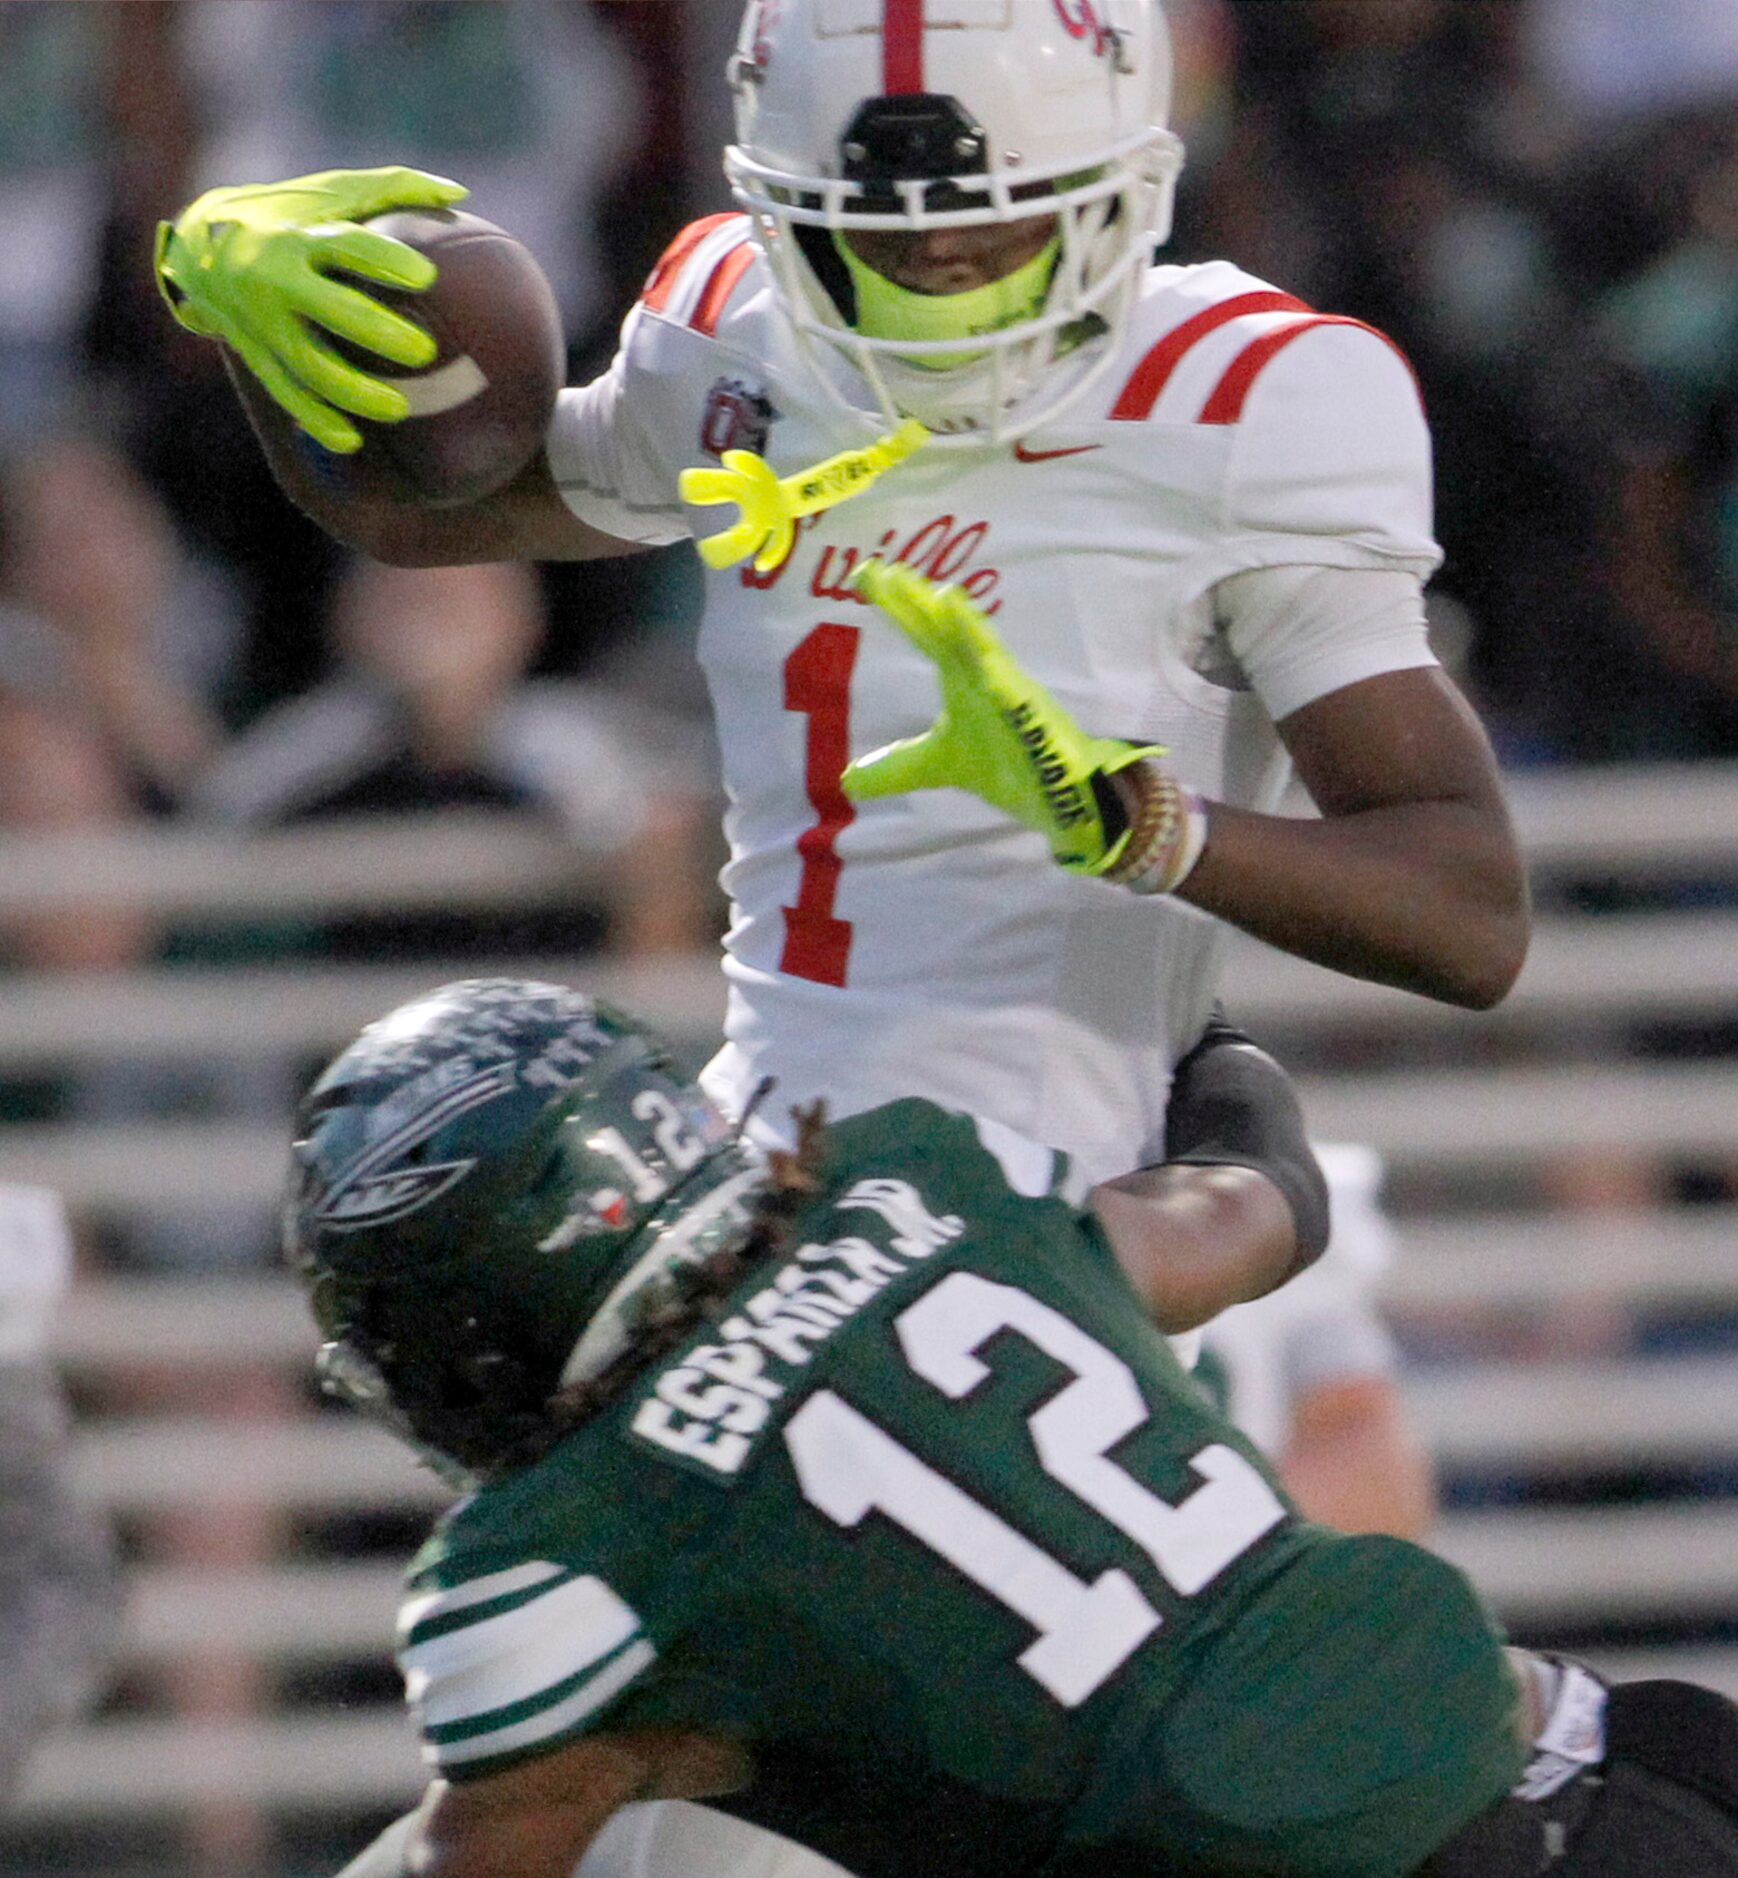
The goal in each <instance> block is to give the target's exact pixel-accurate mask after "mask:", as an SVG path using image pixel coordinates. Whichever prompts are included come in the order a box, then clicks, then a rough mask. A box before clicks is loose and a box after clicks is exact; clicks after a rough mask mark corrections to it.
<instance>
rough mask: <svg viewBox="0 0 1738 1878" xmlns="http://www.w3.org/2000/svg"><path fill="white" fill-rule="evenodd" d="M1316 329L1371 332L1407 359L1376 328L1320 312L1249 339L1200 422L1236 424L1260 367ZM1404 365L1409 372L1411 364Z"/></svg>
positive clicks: (1206, 407) (1202, 408) (1227, 371)
mask: <svg viewBox="0 0 1738 1878" xmlns="http://www.w3.org/2000/svg"><path fill="white" fill-rule="evenodd" d="M1318 326H1355V327H1357V329H1358V330H1359V331H1360V332H1365V333H1374V334H1375V336H1376V337H1377V338H1378V339H1380V340H1381V341H1382V343H1383V344H1384V345H1385V346H1392V347H1393V349H1394V351H1395V352H1397V353H1399V354H1400V357H1401V358H1402V359H1406V354H1405V353H1404V352H1401V351H1400V348H1399V347H1398V346H1396V345H1394V341H1393V340H1392V339H1390V338H1389V337H1388V335H1387V334H1386V333H1385V332H1382V331H1380V330H1378V329H1377V328H1376V327H1374V326H1366V325H1365V324H1364V322H1363V321H1362V320H1354V319H1346V318H1345V317H1344V316H1343V315H1333V314H1327V313H1320V314H1317V315H1316V317H1315V318H1314V319H1307V320H1299V321H1298V322H1297V324H1296V325H1295V326H1282V327H1281V328H1280V329H1279V331H1278V332H1273V333H1264V334H1263V335H1262V336H1261V337H1260V338H1259V339H1252V340H1251V341H1250V342H1249V344H1248V345H1246V346H1245V347H1244V348H1243V350H1242V351H1241V352H1240V353H1238V355H1237V357H1236V358H1234V359H1233V360H1232V361H1231V364H1230V365H1229V367H1228V368H1227V369H1226V372H1225V376H1224V377H1223V378H1221V379H1220V381H1219V382H1218V384H1216V385H1215V386H1214V387H1213V390H1212V394H1211V395H1210V396H1209V397H1208V399H1207V402H1206V403H1205V404H1204V405H1202V407H1201V419H1200V421H1201V422H1202V423H1203V424H1235V423H1236V422H1237V421H1238V420H1239V419H1240V418H1241V417H1242V416H1243V406H1244V403H1245V401H1246V400H1247V398H1248V397H1249V391H1250V387H1251V386H1252V385H1253V384H1254V383H1255V381H1256V378H1257V377H1258V376H1259V375H1260V372H1261V368H1262V367H1263V366H1264V365H1266V363H1267V362H1268V360H1269V359H1271V358H1272V357H1273V355H1274V354H1275V353H1276V352H1279V351H1281V350H1283V348H1285V347H1286V346H1289V345H1290V344H1291V342H1292V341H1293V340H1294V339H1296V338H1298V337H1300V336H1301V335H1302V334H1304V333H1307V332H1313V331H1314V330H1315V329H1316V328H1317V327H1318ZM1406 362H1407V366H1408V369H1410V367H1411V361H1410V360H1407V361H1406Z"/></svg>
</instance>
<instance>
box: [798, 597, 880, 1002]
mask: <svg viewBox="0 0 1738 1878" xmlns="http://www.w3.org/2000/svg"><path fill="white" fill-rule="evenodd" d="M861 637H862V628H861V627H857V626H837V625H824V626H817V627H816V628H815V629H814V631H813V632H812V633H810V634H809V635H808V637H807V638H805V639H804V640H803V641H802V643H801V644H800V645H799V646H798V647H797V648H796V650H795V651H794V652H792V654H791V655H790V657H789V658H788V659H786V660H785V665H784V676H785V700H784V701H785V709H786V710H787V711H796V712H798V713H800V714H801V715H802V716H803V717H806V718H807V719H808V735H807V737H806V739H805V742H804V746H803V785H804V789H805V792H806V793H807V795H808V798H809V803H810V805H811V806H812V807H813V809H814V811H815V820H814V821H813V822H812V823H811V824H810V825H809V826H808V827H807V828H806V829H804V830H803V832H802V834H801V835H799V836H798V837H797V856H798V859H799V860H800V861H801V862H802V873H801V875H800V876H799V878H798V881H797V903H796V905H795V906H787V907H786V908H785V909H784V916H785V943H784V950H783V952H782V953H780V955H779V962H778V963H779V970H780V971H781V972H787V973H789V975H790V976H791V977H792V978H808V979H812V980H813V981H814V983H816V984H818V985H838V986H841V987H842V986H843V985H844V983H845V971H846V967H847V966H848V964H849V963H850V957H851V922H850V921H849V920H847V919H836V918H834V916H833V903H834V901H835V900H836V898H837V897H838V892H839V850H838V845H837V844H838V840H839V836H840V834H841V832H842V831H843V830H844V829H846V828H848V827H849V826H850V825H851V822H852V821H853V820H854V819H855V817H856V813H857V811H856V809H855V808H854V807H853V806H852V804H851V802H850V800H849V799H848V798H847V796H846V794H845V791H844V790H843V788H841V787H840V782H839V779H840V777H841V776H843V775H844V773H845V765H846V764H847V763H848V762H849V761H850V760H851V675H852V673H853V671H854V670H855V669H856V665H857V642H858V640H859V639H860V638H861Z"/></svg>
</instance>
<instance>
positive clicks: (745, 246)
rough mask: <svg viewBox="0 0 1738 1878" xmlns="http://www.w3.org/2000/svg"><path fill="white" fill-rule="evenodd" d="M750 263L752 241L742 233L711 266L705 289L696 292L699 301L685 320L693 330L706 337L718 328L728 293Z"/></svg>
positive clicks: (751, 258)
mask: <svg viewBox="0 0 1738 1878" xmlns="http://www.w3.org/2000/svg"><path fill="white" fill-rule="evenodd" d="M753 265H754V243H753V242H752V241H750V240H749V239H748V237H747V236H746V235H744V236H743V238H742V240H741V242H740V243H738V245H737V246H736V247H734V248H732V249H731V250H730V252H729V253H728V254H727V255H726V256H725V257H724V259H723V260H722V261H720V262H719V263H718V265H717V266H716V267H715V268H714V269H713V270H712V278H711V279H710V280H709V281H707V283H706V291H705V292H704V293H702V294H701V296H700V304H699V305H698V306H696V307H695V309H694V317H693V318H692V319H691V320H690V321H689V322H688V324H689V325H690V326H692V327H693V329H694V330H695V332H697V333H704V334H705V335H706V337H707V338H708V339H710V338H711V337H712V336H713V334H714V333H716V332H717V331H718V322H719V320H720V318H721V317H722V316H723V313H724V309H725V308H726V307H727V306H728V305H729V304H730V296H731V295H732V294H733V293H735V291H736V287H737V283H738V282H739V281H740V280H741V279H742V277H743V275H744V274H746V273H747V272H748V270H749V268H750V267H752V266H753Z"/></svg>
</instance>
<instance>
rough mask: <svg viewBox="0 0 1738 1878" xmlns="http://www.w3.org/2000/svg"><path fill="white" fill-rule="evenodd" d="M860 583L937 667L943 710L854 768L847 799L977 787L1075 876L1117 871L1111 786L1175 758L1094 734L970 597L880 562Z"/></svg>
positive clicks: (1121, 843)
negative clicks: (1028, 669)
mask: <svg viewBox="0 0 1738 1878" xmlns="http://www.w3.org/2000/svg"><path fill="white" fill-rule="evenodd" d="M854 584H855V586H856V588H857V591H858V592H859V593H860V594H862V595H863V597H864V598H865V599H867V600H872V601H874V603H875V604H876V605H877V606H878V607H880V609H881V610H882V612H884V613H885V614H887V616H888V617H889V618H890V619H891V620H892V621H893V622H894V624H895V625H896V626H898V627H899V629H900V631H901V632H903V633H904V634H905V636H906V638H907V639H909V640H910V641H911V643H912V644H913V645H914V646H916V647H917V649H918V650H919V651H920V652H922V653H924V654H925V655H926V656H927V657H929V658H931V659H933V660H934V661H935V664H936V669H937V670H938V671H939V673H940V674H941V696H942V706H941V715H940V716H939V717H938V718H937V719H936V720H935V723H934V724H933V725H932V726H931V727H930V728H929V729H928V730H926V731H925V732H924V733H923V734H922V736H919V737H907V738H905V739H903V740H902V741H901V742H899V743H890V744H888V745H887V746H886V748H885V749H881V750H876V751H874V752H873V753H872V754H870V755H868V756H863V757H859V758H858V759H857V761H856V762H855V763H852V764H851V765H849V767H848V768H847V769H846V771H845V774H844V778H843V786H844V790H845V794H846V795H847V796H849V797H850V798H851V800H852V801H853V802H867V801H871V800H873V799H874V798H876V797H878V796H893V795H904V794H905V793H906V792H907V791H908V790H913V789H969V790H970V791H971V793H972V794H973V795H976V796H981V797H982V798H983V799H984V801H986V802H988V803H989V804H990V805H991V806H992V807H993V808H998V809H1000V810H1001V811H1002V812H1003V814H1005V815H1010V816H1012V817H1013V818H1014V820H1015V821H1017V822H1021V823H1023V824H1024V825H1025V826H1026V827H1027V828H1031V829H1034V830H1036V831H1037V833H1039V834H1041V835H1042V836H1043V837H1044V838H1045V840H1046V841H1048V842H1049V843H1050V852H1051V853H1052V854H1053V855H1054V856H1055V857H1056V860H1057V861H1058V863H1059V864H1060V865H1061V866H1063V867H1066V868H1068V869H1069V870H1070V871H1071V872H1074V873H1077V874H1104V873H1108V872H1110V870H1112V869H1113V868H1115V866H1116V864H1117V862H1118V861H1119V860H1120V859H1121V858H1122V856H1123V852H1124V850H1125V848H1126V847H1127V846H1128V842H1129V836H1130V829H1129V826H1128V817H1127V815H1126V813H1125V812H1124V810H1123V808H1122V805H1121V803H1120V801H1119V800H1118V799H1117V797H1116V795H1115V793H1114V791H1112V790H1111V789H1110V788H1109V786H1108V783H1107V781H1106V779H1107V778H1109V777H1111V776H1114V775H1116V774H1117V773H1118V772H1119V771H1122V770H1125V769H1128V768H1130V767H1131V766H1132V765H1134V764H1136V763H1139V762H1141V761H1143V759H1145V758H1147V757H1155V756H1162V755H1164V751H1163V749H1162V748H1161V747H1160V746H1159V745H1157V744H1133V743H1121V742H1116V741H1113V740H1111V739H1109V738H1105V737H1089V736H1088V735H1087V734H1086V732H1085V731H1083V730H1082V729H1081V728H1080V726H1079V725H1078V724H1076V723H1075V721H1074V719H1073V718H1072V717H1070V716H1069V715H1068V713H1067V712H1066V711H1065V710H1064V709H1063V708H1062V706H1061V705H1060V704H1058V703H1057V702H1056V700H1055V699H1054V698H1053V697H1051V695H1050V694H1049V692H1047V691H1046V690H1045V689H1044V687H1043V686H1042V685H1040V684H1039V683H1038V682H1037V681H1036V680H1035V679H1033V678H1030V677H1028V676H1027V674H1026V673H1025V672H1023V671H1022V670H1021V669H1020V667H1019V665H1018V664H1017V663H1016V662H1015V660H1014V656H1013V654H1012V653H1010V652H1009V650H1008V648H1007V647H1006V646H1005V645H1003V643H1002V641H1001V639H1000V637H999V636H998V634H997V632H996V629H995V628H994V627H993V626H992V625H991V624H990V622H989V619H988V618H987V617H986V616H985V614H984V613H983V611H982V610H981V609H980V608H979V607H978V606H976V605H975V604H974V603H973V601H972V600H971V598H970V596H969V595H968V594H967V593H966V592H965V590H964V589H963V588H961V587H938V586H936V585H935V583H934V582H933V581H929V580H926V579H925V578H924V577H923V576H922V575H921V574H918V573H915V572H913V570H912V569H910V568H909V567H888V566H885V565H883V564H882V563H880V562H878V561H871V562H870V563H869V564H868V565H867V566H865V567H861V568H859V569H858V571H857V574H856V577H855V582H854Z"/></svg>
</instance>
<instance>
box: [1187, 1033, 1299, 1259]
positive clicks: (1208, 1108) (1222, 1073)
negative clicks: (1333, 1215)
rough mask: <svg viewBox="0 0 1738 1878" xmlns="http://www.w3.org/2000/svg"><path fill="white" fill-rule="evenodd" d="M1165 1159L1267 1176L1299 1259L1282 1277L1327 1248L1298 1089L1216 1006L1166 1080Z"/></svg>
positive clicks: (1263, 1051)
mask: <svg viewBox="0 0 1738 1878" xmlns="http://www.w3.org/2000/svg"><path fill="white" fill-rule="evenodd" d="M1165 1159H1166V1161H1167V1162H1180V1163H1181V1164H1183V1165H1185V1166H1192V1167H1252V1168H1254V1169H1255V1171H1256V1172H1257V1173H1258V1174H1265V1175H1266V1176H1267V1178H1268V1179H1269V1180H1271V1181H1272V1182H1273V1184H1274V1185H1275V1186H1276V1187H1277V1188H1278V1189H1279V1190H1280V1192H1281V1193H1282V1194H1284V1196H1285V1200H1286V1204H1287V1205H1288V1206H1289V1207H1290V1208H1291V1216H1292V1220H1293V1222H1294V1224H1295V1225H1296V1228H1297V1258H1296V1260H1295V1262H1294V1263H1293V1265H1292V1268H1291V1272H1290V1273H1288V1274H1287V1276H1294V1275H1295V1274H1296V1273H1298V1272H1300V1271H1302V1270H1303V1269H1304V1267H1305V1266H1307V1265H1313V1264H1314V1263H1315V1261H1316V1260H1317V1259H1318V1258H1320V1257H1321V1255H1322V1250H1323V1248H1324V1247H1325V1246H1326V1245H1327V1243H1328V1183H1327V1181H1326V1180H1325V1179H1324V1177H1323V1175H1322V1170H1321V1164H1320V1163H1319V1162H1318V1161H1317V1160H1316V1157H1315V1154H1314V1151H1313V1150H1312V1149H1311V1147H1310V1143H1309V1136H1308V1134H1307V1133H1306V1131H1305V1129H1304V1119H1303V1109H1302V1107H1301V1106H1300V1105H1299V1103H1298V1099H1297V1091H1296V1090H1295V1089H1293V1087H1292V1085H1291V1078H1290V1077H1289V1076H1287V1075H1286V1073H1285V1071H1284V1070H1283V1069H1281V1068H1280V1066H1279V1065H1278V1064H1277V1063H1276V1062H1275V1061H1274V1060H1273V1058H1272V1057H1271V1056H1269V1055H1268V1054H1267V1052H1266V1051H1265V1050H1263V1049H1261V1048H1260V1047H1259V1046H1258V1045H1257V1044H1255V1043H1253V1042H1252V1041H1251V1040H1250V1039H1249V1038H1248V1037H1246V1036H1245V1035H1244V1033H1243V1032H1242V1031H1241V1030H1238V1029H1237V1028H1236V1027H1235V1026H1234V1025H1232V1024H1230V1023H1227V1022H1226V1019H1225V1015H1224V1013H1223V1012H1222V1011H1221V1010H1220V1009H1219V1008H1218V1007H1217V1006H1215V1007H1214V1010H1213V1015H1212V1017H1210V1018H1209V1019H1208V1021H1207V1028H1206V1030H1205V1031H1203V1032H1202V1034H1201V1040H1200V1042H1199V1043H1197V1044H1196V1045H1195V1047H1194V1048H1193V1049H1192V1050H1191V1051H1190V1052H1189V1053H1188V1055H1187V1056H1185V1057H1184V1058H1183V1060H1182V1061H1181V1062H1180V1063H1179V1064H1178V1065H1177V1068H1176V1073H1175V1075H1174V1076H1173V1078H1172V1081H1171V1097H1170V1104H1169V1106H1168V1107H1167V1108H1166V1110H1165Z"/></svg>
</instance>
